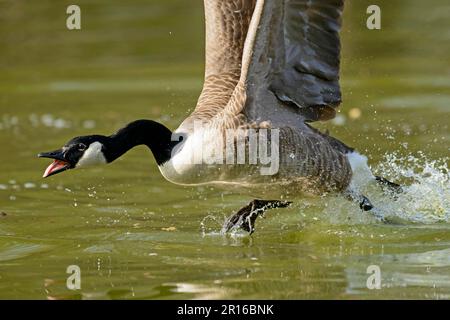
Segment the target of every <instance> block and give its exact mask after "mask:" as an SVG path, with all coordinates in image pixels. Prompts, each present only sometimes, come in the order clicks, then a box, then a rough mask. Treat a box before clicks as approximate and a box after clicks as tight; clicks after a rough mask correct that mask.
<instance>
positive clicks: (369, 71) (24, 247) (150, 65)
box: [0, 0, 450, 299]
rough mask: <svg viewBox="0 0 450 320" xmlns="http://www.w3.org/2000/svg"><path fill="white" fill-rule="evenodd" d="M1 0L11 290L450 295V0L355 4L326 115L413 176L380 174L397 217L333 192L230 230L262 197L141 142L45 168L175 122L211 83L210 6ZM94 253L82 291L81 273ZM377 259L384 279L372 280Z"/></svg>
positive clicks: (2, 276) (0, 249) (0, 141)
mask: <svg viewBox="0 0 450 320" xmlns="http://www.w3.org/2000/svg"><path fill="white" fill-rule="evenodd" d="M78 4H79V5H80V7H81V8H82V12H83V17H84V19H83V21H84V22H83V29H82V30H81V31H80V32H69V31H67V30H66V29H65V7H64V6H63V5H61V6H55V5H54V4H51V3H50V2H42V1H39V2H29V1H3V2H1V4H0V8H1V10H0V24H1V25H2V28H0V46H1V48H2V50H1V51H0V68H1V69H2V72H0V145H1V152H0V159H1V161H0V298H24V297H28V298H30V297H33V298H41V299H125V298H126V299H135V298H147V299H169V298H171V299H181V298H201V299H213V298H334V299H336V298H344V299H348V298H358V299H363V298H380V299H386V298H431V299H436V298H450V276H449V275H450V265H449V258H448V257H449V250H450V232H449V229H450V224H449V218H450V212H449V208H450V205H449V197H450V196H449V194H450V192H449V181H448V180H449V179H448V178H449V173H448V154H449V153H448V152H449V147H450V146H449V142H448V139H449V138H450V135H449V128H448V117H449V105H450V89H449V88H450V78H449V77H448V75H447V74H448V69H449V64H448V57H447V56H448V52H449V51H450V42H449V41H448V37H449V34H448V31H446V30H450V28H449V20H448V8H449V7H448V5H447V3H446V2H445V1H440V0H433V1H427V2H423V1H419V0H415V1H379V5H380V6H381V8H382V17H383V18H382V19H383V22H382V30H381V31H369V30H367V29H365V20H364V19H365V9H366V8H367V6H368V5H369V4H371V3H369V2H368V1H365V0H364V1H347V3H346V11H345V17H344V29H343V32H342V36H343V59H342V85H343V93H344V104H343V105H342V108H341V112H340V113H339V115H338V118H337V120H336V121H334V122H333V123H327V124H317V126H318V127H320V128H329V129H330V131H331V133H332V134H333V135H336V136H337V137H339V138H341V139H343V140H344V141H346V142H347V143H348V144H350V145H352V146H355V147H356V148H357V149H358V150H360V151H361V152H362V153H364V154H367V155H368V156H369V159H370V160H369V162H370V165H371V166H372V167H373V168H374V170H375V171H376V172H377V173H383V175H385V176H387V177H388V178H390V179H392V180H395V181H399V182H401V183H403V184H404V185H406V187H405V190H406V192H405V193H404V194H403V195H398V196H397V197H392V195H386V194H384V193H383V192H382V191H381V190H379V189H378V188H374V187H372V186H369V187H368V188H369V190H368V193H370V196H371V199H372V202H374V204H376V205H377V206H378V208H379V209H380V210H382V211H383V213H384V214H385V215H386V216H388V217H390V218H392V217H395V218H397V220H396V221H395V222H396V224H380V223H378V222H376V220H375V219H374V218H373V217H371V216H370V215H368V214H365V213H361V212H360V210H359V208H358V206H357V205H356V204H352V203H349V202H347V201H345V200H343V199H340V198H337V197H333V196H327V197H323V198H308V199H304V200H303V201H299V202H298V203H296V204H295V205H294V206H292V207H291V208H287V209H283V210H278V211H277V210H274V211H272V212H269V213H268V214H267V218H266V219H264V220H263V219H261V220H260V221H258V223H257V231H256V233H255V234H254V235H253V236H252V237H248V236H242V235H239V234H237V235H231V236H222V235H220V234H219V231H220V228H221V223H222V222H223V220H224V217H226V216H228V215H229V214H230V213H231V212H233V211H234V210H236V209H237V208H239V207H241V206H243V205H244V204H246V203H247V202H248V201H249V200H251V199H248V198H245V197H242V196H240V195H237V194H231V193H228V192H222V191H221V190H216V189H211V188H205V187H201V188H186V187H179V186H174V185H171V184H169V183H168V182H166V181H164V180H163V178H162V177H161V176H160V174H159V172H158V170H157V169H156V167H155V163H154V161H153V160H152V159H151V156H150V154H149V153H148V152H147V150H145V149H144V148H137V149H136V150H133V151H132V152H130V153H128V154H127V155H126V156H125V157H124V158H123V159H120V160H119V161H117V162H115V163H114V164H111V165H110V166H106V167H103V168H93V169H92V170H86V171H81V170H80V171H78V172H67V173H65V174H62V175H58V176H54V177H51V178H49V179H46V180H43V179H41V178H40V177H41V175H42V172H43V170H44V168H45V166H46V164H47V163H45V162H44V161H43V160H42V159H41V160H38V159H36V158H35V157H36V154H37V153H38V152H40V151H42V150H50V149H52V148H54V147H55V146H59V145H61V144H62V143H64V142H65V141H67V140H68V139H69V138H71V137H73V136H76V135H84V134H89V133H102V134H109V133H111V132H112V131H114V130H116V129H117V128H119V127H121V126H122V125H124V124H125V123H127V122H128V121H131V120H134V119H139V118H152V119H155V120H158V121H161V122H163V123H165V124H167V125H168V126H169V127H171V128H175V127H176V126H177V125H178V124H179V123H180V121H181V120H182V119H183V118H184V117H185V116H186V114H187V113H188V112H189V111H191V110H192V108H193V106H194V105H195V101H196V98H197V96H198V93H199V90H200V88H201V83H202V73H203V66H202V65H203V34H202V32H203V31H202V30H203V27H202V23H203V22H202V14H203V13H202V4H201V1H198V2H196V3H195V4H192V3H190V2H189V3H188V2H186V1H180V0H169V1H149V2H145V3H143V2H142V1H128V2H127V4H124V3H123V2H120V1H108V2H105V1H101V0H97V1H79V3H78ZM73 264H76V265H79V266H80V268H81V270H82V285H81V286H82V288H81V290H79V291H70V290H68V289H67V288H66V279H67V277H68V274H66V269H67V266H69V265H73ZM369 265H378V266H379V267H380V270H381V278H382V283H381V284H382V289H381V290H369V289H368V288H367V287H366V280H367V277H368V274H367V273H366V270H367V267H368V266H369Z"/></svg>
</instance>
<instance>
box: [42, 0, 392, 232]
mask: <svg viewBox="0 0 450 320" xmlns="http://www.w3.org/2000/svg"><path fill="white" fill-rule="evenodd" d="M204 5H205V17H206V19H205V20H206V61H205V80H204V86H203V89H202V92H201V94H200V97H199V99H198V103H197V106H196V108H195V110H194V111H193V112H192V114H191V115H190V116H189V117H187V118H186V119H185V120H184V121H183V122H182V123H181V125H180V126H179V127H178V128H177V129H176V130H174V131H173V132H171V131H170V130H169V129H167V128H166V127H165V126H164V125H162V124H160V123H157V122H155V121H151V120H138V121H134V122H132V123H130V124H128V125H127V126H126V127H124V128H122V129H120V130H119V131H118V132H117V133H115V134H113V135H111V136H100V135H94V136H83V137H76V138H74V139H72V140H71V141H69V142H68V143H67V144H66V145H65V146H64V147H63V148H61V149H58V150H55V151H53V152H47V153H42V154H40V155H39V156H40V157H47V158H52V159H54V161H53V163H52V164H51V165H50V166H49V167H48V168H47V170H46V171H45V174H44V176H45V177H46V176H50V175H53V174H56V173H59V172H62V171H65V170H67V169H73V168H79V167H84V166H88V165H93V164H102V163H110V162H112V161H114V160H115V159H117V158H118V157H120V156H121V155H122V154H124V153H125V152H127V151H128V150H129V149H131V148H133V147H135V146H137V145H146V146H147V147H148V148H149V149H150V150H151V151H152V152H153V155H154V156H155V159H156V162H157V164H158V166H159V169H160V171H161V173H162V175H163V176H164V177H165V178H166V179H167V180H169V181H171V182H173V183H177V184H182V185H205V184H207V185H215V186H219V187H221V188H228V189H233V190H236V191H237V192H239V193H248V194H251V195H253V196H255V197H260V198H266V199H267V198H269V197H270V198H277V199H280V198H281V199H289V198H298V197H302V196H305V195H320V194H324V193H330V192H336V193H342V194H344V195H346V196H347V197H348V198H350V199H353V200H357V201H359V203H360V206H361V208H363V209H364V210H370V209H372V208H373V206H372V205H371V204H370V202H369V201H368V199H367V198H366V197H364V196H362V195H361V194H359V191H358V187H357V185H358V183H359V182H361V180H375V177H374V176H373V175H372V173H371V172H370V170H369V169H368V167H367V163H366V162H367V158H365V157H364V156H361V155H359V154H358V153H356V152H355V151H354V150H353V149H352V148H350V147H348V146H347V145H345V144H344V143H342V142H341V141H339V140H337V139H335V138H333V137H331V136H329V135H328V134H324V133H321V132H320V131H318V130H316V129H315V128H313V127H312V126H311V125H310V124H309V123H311V122H314V121H318V120H322V121H324V120H328V119H331V118H333V117H334V116H335V113H336V111H335V109H336V108H337V107H338V106H339V104H340V102H341V92H340V86H339V61H340V40H339V30H340V26H341V15H342V10H343V0H332V1H321V0H205V1H204ZM261 141H263V143H261ZM255 146H257V147H256V149H255V148H254V147H255ZM255 150H256V151H255ZM240 151H242V152H240ZM205 153H206V155H207V156H206V157H204V155H205ZM208 154H209V156H208ZM267 160H271V161H267ZM377 179H378V181H381V182H382V183H383V184H385V185H389V186H391V187H398V186H397V185H395V184H393V183H390V182H389V181H387V180H385V179H382V178H377ZM287 204H288V203H287V202H282V201H281V202H280V201H279V200H267V201H266V200H255V201H253V202H251V203H250V204H249V205H248V206H246V207H245V208H243V209H241V210H240V211H239V212H238V213H237V214H236V215H234V216H233V217H232V218H230V220H229V221H228V223H226V227H225V230H229V228H230V227H231V226H233V225H235V224H239V225H241V227H243V228H244V229H245V230H249V231H252V230H253V223H254V220H255V217H256V216H257V215H258V214H260V213H261V212H263V211H264V210H266V209H270V208H275V207H285V206H286V205H287ZM254 212H257V213H256V215H254V214H253V213H254ZM243 217H246V218H245V222H243Z"/></svg>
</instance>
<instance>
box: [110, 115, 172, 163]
mask: <svg viewBox="0 0 450 320" xmlns="http://www.w3.org/2000/svg"><path fill="white" fill-rule="evenodd" d="M171 139H172V132H171V131H170V130H169V129H167V128H166V127H165V126H163V125H162V124H160V123H158V122H155V121H152V120H136V121H133V122H131V123H129V124H128V125H127V126H126V127H124V128H122V129H120V130H119V131H117V132H116V133H115V134H113V135H111V136H109V137H108V139H107V142H106V145H105V150H104V154H105V157H106V160H107V161H108V162H112V161H114V160H116V159H117V158H119V157H120V156H121V155H123V154H124V153H125V152H127V151H128V150H130V149H131V148H133V147H135V146H138V145H146V146H147V147H148V148H149V149H150V150H151V151H152V153H153V156H154V157H155V160H156V162H157V163H158V165H160V164H163V163H164V162H166V161H168V160H169V159H170V157H171V152H172V149H173V147H174V146H175V145H176V144H177V143H178V142H174V141H171Z"/></svg>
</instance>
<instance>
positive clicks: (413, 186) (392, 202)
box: [370, 152, 450, 223]
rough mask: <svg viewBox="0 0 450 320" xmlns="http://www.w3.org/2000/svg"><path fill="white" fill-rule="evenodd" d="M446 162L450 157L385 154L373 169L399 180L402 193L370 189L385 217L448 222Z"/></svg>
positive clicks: (449, 200) (449, 194)
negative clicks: (437, 158)
mask: <svg viewBox="0 0 450 320" xmlns="http://www.w3.org/2000/svg"><path fill="white" fill-rule="evenodd" d="M448 161H449V158H442V159H439V160H434V159H429V158H428V157H427V156H426V155H425V154H423V153H421V152H419V153H417V155H412V154H410V155H406V156H401V155H399V154H398V153H390V154H385V155H384V159H383V161H382V162H380V163H379V164H378V165H376V166H374V167H373V168H372V170H373V172H374V173H375V174H377V175H380V176H383V177H386V178H388V179H389V180H391V181H395V182H397V183H400V184H401V185H402V188H403V192H402V193H401V194H398V195H392V193H390V192H389V191H387V190H385V191H384V192H381V193H380V192H373V191H372V192H371V193H370V194H371V199H372V200H373V202H376V203H377V207H378V209H379V210H380V211H381V212H382V213H383V214H384V216H386V217H394V218H400V219H403V220H406V221H410V222H419V223H436V222H450V184H449V177H450V174H449V171H448ZM373 188H374V186H372V188H371V189H373ZM387 196H388V197H390V199H389V198H388V197H387Z"/></svg>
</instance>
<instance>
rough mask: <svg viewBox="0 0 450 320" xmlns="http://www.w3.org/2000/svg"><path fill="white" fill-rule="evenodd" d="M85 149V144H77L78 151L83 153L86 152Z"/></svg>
mask: <svg viewBox="0 0 450 320" xmlns="http://www.w3.org/2000/svg"><path fill="white" fill-rule="evenodd" d="M86 149H87V147H86V145H85V144H83V143H79V144H78V150H79V151H84V150H86Z"/></svg>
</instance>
